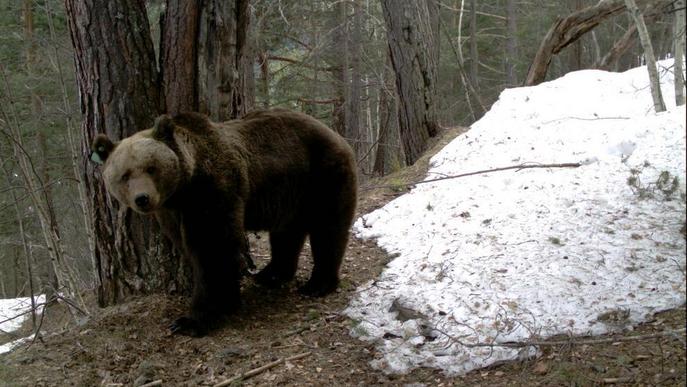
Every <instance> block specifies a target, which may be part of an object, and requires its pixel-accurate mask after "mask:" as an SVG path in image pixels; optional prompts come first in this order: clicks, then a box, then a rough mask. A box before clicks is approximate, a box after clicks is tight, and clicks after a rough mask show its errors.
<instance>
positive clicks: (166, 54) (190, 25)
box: [119, 0, 201, 114]
mask: <svg viewBox="0 0 687 387" xmlns="http://www.w3.org/2000/svg"><path fill="white" fill-rule="evenodd" d="M119 1H122V0H119ZM129 1H130V0H124V2H125V3H127V2H129ZM137 7H138V6H137ZM140 7H141V8H143V7H144V6H143V5H140ZM200 7H201V2H200V1H185V0H167V6H166V8H165V13H164V14H163V15H162V20H161V22H160V25H161V26H162V27H161V32H160V72H161V74H160V80H161V85H160V86H162V99H163V101H164V107H165V108H164V110H165V112H167V113H168V114H178V113H181V112H186V111H198V107H199V105H198V71H197V62H198V60H197V58H198V47H197V41H196V38H197V36H198V21H199V19H200V11H201V9H200ZM144 11H145V10H144ZM144 16H145V14H144ZM147 24H148V23H147V21H146V27H145V30H143V31H140V33H139V35H146V40H150V38H149V35H150V32H149V31H150V30H149V28H148V26H147ZM132 33H133V31H132ZM150 44H151V47H152V41H150ZM142 59H143V58H142ZM146 59H147V58H146ZM153 59H154V57H153ZM156 110H157V109H156Z"/></svg>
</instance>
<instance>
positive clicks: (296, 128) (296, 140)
mask: <svg viewBox="0 0 687 387" xmlns="http://www.w3.org/2000/svg"><path fill="white" fill-rule="evenodd" d="M91 159H92V160H93V161H95V162H98V163H101V164H103V165H102V175H103V180H104V181H105V186H106V188H107V191H108V192H109V193H110V194H111V195H112V196H114V197H115V198H116V199H117V200H118V201H119V202H121V203H122V204H123V205H125V206H127V207H130V208H131V209H133V210H134V211H136V212H139V213H142V214H152V215H154V216H155V217H156V218H157V220H158V222H159V223H160V226H161V228H162V229H163V231H164V233H165V235H167V236H168V237H169V238H170V239H171V240H172V241H173V242H174V243H175V244H176V245H177V247H178V248H179V249H180V251H182V253H183V254H184V255H185V256H186V257H188V258H189V259H190V262H191V263H192V267H193V274H194V275H193V277H194V287H193V298H192V301H191V312H190V314H189V315H188V316H184V317H181V318H179V319H177V320H176V321H175V322H174V323H173V324H172V325H171V326H170V328H171V330H172V331H173V332H175V333H181V334H186V335H192V336H200V335H204V334H205V333H207V330H208V329H209V328H210V327H212V326H214V325H216V323H217V322H218V321H219V320H220V318H221V317H222V316H224V315H226V314H227V313H228V312H231V311H233V310H234V309H235V308H236V307H237V306H238V304H239V299H240V298H239V297H240V284H239V281H240V277H241V276H240V266H241V259H242V254H244V253H245V252H247V251H248V246H247V238H246V234H245V233H246V231H249V230H256V231H257V230H266V231H268V232H269V241H270V248H271V253H272V257H271V261H270V263H269V264H267V266H265V268H263V269H262V270H261V271H260V272H259V273H258V274H257V276H256V279H257V281H258V282H259V283H262V284H265V285H272V286H273V285H278V284H282V283H284V282H285V281H289V280H291V279H292V278H293V277H294V274H295V272H296V268H297V265H298V257H299V254H300V252H301V249H302V247H303V243H304V241H305V237H306V235H307V236H309V237H310V245H311V249H312V256H313V261H314V265H313V270H312V274H311V276H310V279H309V280H308V281H307V283H305V285H303V286H302V287H301V288H300V289H299V290H300V291H301V292H302V293H304V294H307V295H311V296H322V295H325V294H327V293H330V292H332V291H333V290H335V289H336V287H337V285H338V280H339V267H340V265H341V261H342V258H343V255H344V252H345V249H346V244H347V241H348V234H349V228H350V226H351V223H352V221H353V213H354V211H355V205H356V191H357V184H356V166H355V159H354V154H353V151H352V150H351V148H350V147H349V145H348V144H347V143H346V141H345V140H344V139H343V138H341V137H340V136H339V135H338V134H337V133H335V132H334V131H332V130H331V129H329V128H328V127H327V126H325V125H324V124H322V123H321V122H319V121H317V120H316V119H314V118H312V117H310V116H307V115H305V114H301V113H297V112H292V111H288V110H284V109H273V110H264V111H256V112H252V113H249V114H247V115H246V116H244V117H242V118H241V119H238V120H233V121H228V122H224V123H214V122H210V121H209V120H208V118H207V117H205V116H204V115H201V114H197V113H186V114H180V115H177V116H175V117H169V116H167V115H163V116H160V117H158V119H157V120H156V121H155V125H154V127H153V128H151V129H147V130H143V131H140V132H138V133H136V134H134V135H133V136H131V137H128V138H125V139H123V140H122V141H121V142H118V143H114V142H112V141H111V140H110V139H108V138H107V136H105V135H102V134H100V135H98V136H96V138H95V139H94V141H93V152H92V154H91Z"/></svg>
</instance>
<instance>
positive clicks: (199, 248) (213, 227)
mask: <svg viewBox="0 0 687 387" xmlns="http://www.w3.org/2000/svg"><path fill="white" fill-rule="evenodd" d="M181 231H182V232H181V234H182V243H183V245H184V252H185V254H186V255H187V257H188V258H189V259H190V261H191V263H192V267H193V298H192V301H191V312H190V314H189V315H187V316H183V317H180V318H178V319H177V320H176V321H174V323H172V325H171V326H170V329H171V330H172V332H173V333H179V334H183V335H188V336H195V337H198V336H204V335H205V334H207V332H208V331H209V330H210V329H212V328H215V327H216V326H217V325H218V324H219V322H220V321H221V319H222V318H223V317H224V316H226V315H228V314H229V313H231V312H233V311H235V310H236V309H237V308H238V307H239V306H240V302H241V298H240V296H241V294H240V290H241V289H240V259H241V254H242V252H243V251H244V250H245V249H246V248H247V247H246V246H244V245H245V243H246V242H245V235H244V233H243V227H242V226H241V225H240V224H237V222H232V220H228V219H227V218H226V217H225V218H220V217H218V216H217V212H216V211H215V212H214V213H212V212H211V211H192V212H191V213H189V214H186V213H185V214H183V216H182V230H181Z"/></svg>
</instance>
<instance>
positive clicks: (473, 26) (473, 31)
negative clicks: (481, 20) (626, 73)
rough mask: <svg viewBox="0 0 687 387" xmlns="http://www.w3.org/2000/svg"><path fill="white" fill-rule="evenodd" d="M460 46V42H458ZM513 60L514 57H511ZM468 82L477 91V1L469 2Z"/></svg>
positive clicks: (471, 0)
mask: <svg viewBox="0 0 687 387" xmlns="http://www.w3.org/2000/svg"><path fill="white" fill-rule="evenodd" d="M458 44H460V42H458ZM513 58H515V56H513ZM470 81H471V82H472V86H473V87H474V88H475V89H476V90H479V53H478V51H477V0H470Z"/></svg>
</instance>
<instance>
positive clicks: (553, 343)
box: [497, 328, 685, 348]
mask: <svg viewBox="0 0 687 387" xmlns="http://www.w3.org/2000/svg"><path fill="white" fill-rule="evenodd" d="M681 333H685V328H681V329H674V330H670V331H662V332H656V333H650V334H647V335H636V336H624V337H607V338H603V339H591V340H574V339H572V338H570V340H560V341H522V342H520V341H512V342H504V343H498V344H497V345H500V346H506V347H512V348H522V347H530V346H556V345H570V344H576V345H595V344H608V343H620V342H626V341H641V340H646V339H654V338H657V337H664V336H676V335H678V334H681Z"/></svg>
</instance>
